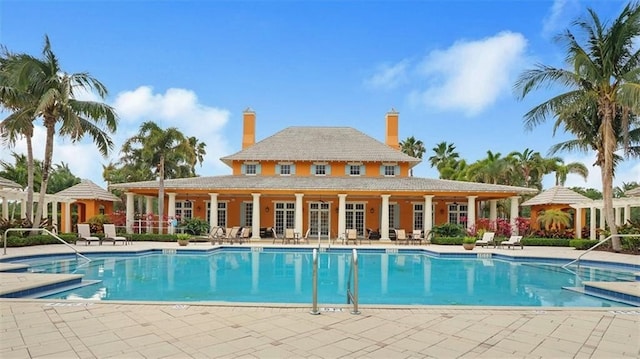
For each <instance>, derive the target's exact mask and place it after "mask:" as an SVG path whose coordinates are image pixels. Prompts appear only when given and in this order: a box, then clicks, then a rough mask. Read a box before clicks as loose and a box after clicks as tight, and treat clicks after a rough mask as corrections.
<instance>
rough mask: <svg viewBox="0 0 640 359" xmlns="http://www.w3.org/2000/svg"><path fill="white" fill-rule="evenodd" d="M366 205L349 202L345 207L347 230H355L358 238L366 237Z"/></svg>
mask: <svg viewBox="0 0 640 359" xmlns="http://www.w3.org/2000/svg"><path fill="white" fill-rule="evenodd" d="M365 205H366V203H354V202H347V203H346V205H345V209H346V212H345V225H346V228H347V229H355V230H357V231H358V236H364V235H365V233H364V210H365Z"/></svg>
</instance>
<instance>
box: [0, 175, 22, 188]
mask: <svg viewBox="0 0 640 359" xmlns="http://www.w3.org/2000/svg"><path fill="white" fill-rule="evenodd" d="M0 188H16V189H22V186H21V185H20V184H19V183H16V182H13V181H12V180H10V179H6V178H4V177H0Z"/></svg>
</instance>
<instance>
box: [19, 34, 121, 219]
mask: <svg viewBox="0 0 640 359" xmlns="http://www.w3.org/2000/svg"><path fill="white" fill-rule="evenodd" d="M42 54H43V58H42V59H38V58H35V57H32V56H30V55H25V54H23V55H20V56H19V61H15V62H12V63H11V64H10V65H11V67H10V68H7V73H11V74H12V75H13V76H12V78H11V79H10V80H9V81H8V84H9V85H10V86H13V87H14V88H17V89H20V90H21V92H24V93H27V94H29V97H30V98H29V100H30V101H29V103H22V104H21V105H22V106H23V108H28V112H30V113H31V114H32V116H33V119H36V118H42V119H43V124H44V127H45V129H46V140H45V151H44V160H43V164H42V183H41V186H40V195H39V198H38V203H45V200H44V198H45V193H46V192H47V183H48V181H49V176H50V174H51V170H52V167H51V163H52V158H53V141H54V137H55V134H56V131H57V132H58V134H59V135H61V136H64V137H69V138H70V139H71V141H73V142H76V141H80V140H81V139H82V138H83V137H84V136H85V135H89V136H90V137H91V138H92V140H93V142H94V143H95V144H96V146H97V148H98V150H99V151H100V153H101V154H102V155H103V156H107V154H108V152H109V150H110V149H111V148H112V147H113V142H112V141H111V138H110V137H109V133H113V132H115V130H116V127H117V116H116V113H115V111H114V110H113V108H111V107H110V106H108V105H106V104H104V103H100V102H94V101H81V100H78V99H76V92H77V91H79V90H83V91H87V92H94V93H96V94H97V95H98V96H100V98H102V99H104V98H105V97H106V95H107V89H106V88H105V86H104V85H103V84H102V83H101V82H100V81H98V80H97V79H95V78H93V77H92V76H91V75H89V74H88V73H73V74H68V73H66V72H64V71H63V70H62V68H61V67H60V63H59V62H58V58H57V57H56V56H55V54H54V53H53V51H52V50H51V43H50V42H49V37H48V36H45V45H44V48H43V50H42ZM102 126H104V127H106V131H105V130H103V129H102ZM107 131H108V132H107ZM43 207H44V206H38V207H37V210H36V215H35V220H34V223H33V227H34V228H37V227H38V226H39V224H40V223H39V218H42V212H43Z"/></svg>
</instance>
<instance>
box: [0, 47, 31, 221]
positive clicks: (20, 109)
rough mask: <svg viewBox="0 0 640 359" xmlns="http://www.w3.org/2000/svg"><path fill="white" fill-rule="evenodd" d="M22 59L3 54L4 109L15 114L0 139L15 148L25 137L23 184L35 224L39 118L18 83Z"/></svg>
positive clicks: (2, 125) (0, 89) (0, 101)
mask: <svg viewBox="0 0 640 359" xmlns="http://www.w3.org/2000/svg"><path fill="white" fill-rule="evenodd" d="M22 60H23V58H22V55H17V54H13V53H11V52H9V51H8V50H7V49H4V48H3V49H2V54H0V106H2V107H4V108H6V109H8V110H9V111H11V114H9V116H7V117H6V118H5V119H4V120H2V122H0V137H1V138H2V141H3V143H5V145H7V147H13V146H14V145H15V144H16V142H17V141H18V140H19V139H20V138H22V137H24V138H25V141H26V144H27V161H26V163H27V167H26V169H27V181H26V183H22V184H23V186H25V187H26V189H27V200H26V203H25V204H26V206H25V212H26V215H27V218H28V220H29V221H33V193H34V170H35V166H34V163H33V143H32V138H33V120H34V118H35V116H34V115H33V109H32V108H31V107H30V106H29V104H31V103H33V98H32V97H31V96H30V94H29V93H28V92H26V91H23V90H22V89H20V88H18V87H17V86H16V84H15V81H14V80H15V77H16V76H18V73H17V72H18V71H17V69H19V68H20V67H19V64H20V63H21V62H22ZM14 158H15V156H14Z"/></svg>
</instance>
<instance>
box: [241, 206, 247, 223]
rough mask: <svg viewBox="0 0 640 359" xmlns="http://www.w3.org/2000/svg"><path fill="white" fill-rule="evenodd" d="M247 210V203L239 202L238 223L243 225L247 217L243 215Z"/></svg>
mask: <svg viewBox="0 0 640 359" xmlns="http://www.w3.org/2000/svg"><path fill="white" fill-rule="evenodd" d="M246 212H247V203H245V202H242V203H240V225H241V226H244V225H245V224H246V223H247V218H246V216H245V214H246Z"/></svg>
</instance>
